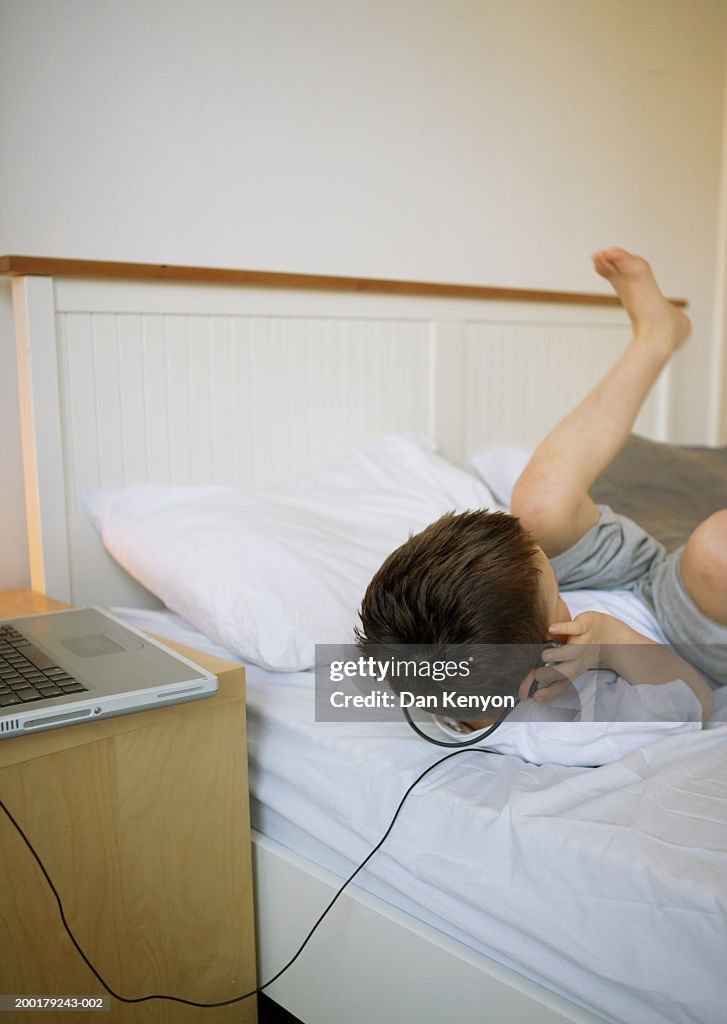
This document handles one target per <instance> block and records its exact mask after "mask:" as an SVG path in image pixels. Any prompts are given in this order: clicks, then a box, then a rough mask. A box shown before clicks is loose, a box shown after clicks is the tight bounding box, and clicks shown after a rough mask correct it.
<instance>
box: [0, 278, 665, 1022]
mask: <svg viewBox="0 0 727 1024" xmlns="http://www.w3.org/2000/svg"><path fill="white" fill-rule="evenodd" d="M13 303H14V311H15V324H16V336H17V347H18V373H19V382H20V398H21V426H22V438H23V457H24V466H25V484H26V502H27V516H28V524H29V543H30V560H31V576H32V580H31V582H32V586H33V588H34V589H36V590H39V591H43V592H46V593H48V594H50V595H52V596H54V597H57V598H61V599H65V600H68V601H72V602H74V603H76V604H88V603H93V604H100V605H124V604H126V605H136V606H147V607H154V606H155V605H157V602H156V601H155V599H154V598H152V597H151V595H150V594H149V593H148V592H147V591H145V590H144V589H143V588H141V587H140V586H139V585H138V584H137V583H135V582H134V581H133V580H131V579H130V578H129V577H128V576H127V575H126V574H125V573H124V572H123V570H121V569H120V568H119V567H118V566H117V565H116V563H114V562H113V561H112V560H111V558H110V557H109V556H108V555H107V554H106V552H105V550H104V549H103V546H102V545H101V543H100V541H99V538H98V537H97V535H96V533H95V531H94V529H93V527H92V526H91V525H90V523H89V521H88V519H87V518H86V516H85V514H84V511H83V503H82V498H81V496H82V494H83V492H84V491H86V490H92V489H97V488H109V487H115V486H123V485H127V484H130V483H139V482H144V481H151V480H153V481H156V482H170V483H225V484H236V485H244V486H259V485H268V484H274V483H280V482H283V481H286V480H288V479H290V478H292V477H294V476H297V475H301V474H303V473H306V472H308V471H311V470H313V469H315V468H316V467H318V466H320V465H322V464H324V463H326V462H328V461H330V460H332V459H334V458H335V457H337V456H339V455H341V454H343V453H345V452H346V451H347V450H350V449H351V448H352V447H354V446H355V445H357V444H360V443H362V442H364V441H366V440H369V439H370V438H373V437H375V436H377V435H379V434H382V433H384V432H387V431H398V430H413V431H424V432H426V433H428V434H430V435H432V436H433V437H435V439H436V440H437V441H438V443H439V445H440V448H441V450H442V451H443V453H444V454H445V455H447V456H448V457H450V458H451V459H453V460H455V461H457V462H460V463H464V462H465V461H466V459H467V457H468V456H469V455H471V454H473V453H474V452H476V451H478V450H482V449H484V448H486V447H489V446H491V445H494V444H501V443H507V444H521V445H534V444H535V443H536V442H537V441H538V439H539V438H540V437H542V436H543V434H544V432H545V431H546V430H547V429H548V428H549V427H551V426H552V425H553V424H554V423H555V421H556V420H557V419H558V418H559V416H560V415H561V414H562V412H563V411H564V410H565V409H566V408H567V407H568V406H569V405H571V404H572V403H573V402H574V401H575V400H576V399H577V398H578V397H579V396H580V395H582V394H583V393H584V391H585V389H586V388H587V387H588V386H589V385H590V384H592V383H594V382H595V380H596V379H597V378H598V377H599V375H600V374H601V372H602V371H603V369H604V368H605V367H606V366H607V365H608V364H610V363H611V362H612V361H613V359H614V357H615V356H616V355H617V353H618V352H619V351H620V350H621V349H622V348H623V346H624V344H625V343H626V341H627V339H628V326H627V321H626V318H625V316H624V315H623V314H622V312H621V311H620V310H619V309H616V308H613V307H609V306H602V305H589V304H583V305H574V304H558V303H551V302H547V303H545V302H541V303H533V302H524V301H519V302H515V301H483V300H481V299H461V298H442V297H438V296H436V295H425V296H417V295H386V294H361V293H357V292H355V291H351V292H345V291H338V290H336V291H327V290H324V289H321V290H318V291H315V290H310V289H305V290H299V289H298V288H261V287H236V286H221V285H199V284H179V283H161V284H159V283H149V282H133V281H108V280H105V281H104V280H90V279H82V278H64V277H58V278H53V277H48V276H19V277H15V278H14V281H13ZM669 405H670V384H669V377H668V375H667V374H665V375H664V376H663V377H662V379H661V381H660V383H659V385H658V386H657V388H656V390H655V392H654V394H653V395H652V397H651V399H650V400H649V403H648V404H647V406H646V407H645V409H644V410H643V412H642V414H641V417H640V420H639V422H638V424H637V429H638V430H639V432H640V433H642V434H645V435H647V436H650V437H653V438H655V439H657V440H667V439H668V429H667V425H668V422H669ZM254 848H255V880H256V901H257V925H258V961H259V971H260V980H261V982H262V981H264V980H266V979H268V978H269V977H271V976H272V975H273V974H274V973H276V971H277V970H278V969H279V967H280V966H281V964H282V963H284V962H285V961H286V959H287V958H288V957H289V956H290V954H291V943H293V942H294V940H295V938H296V937H297V936H298V934H299V932H300V923H301V922H312V921H313V920H314V919H315V918H316V916H317V914H318V913H319V911H320V908H321V907H322V905H324V904H325V902H326V900H327V899H328V898H329V896H330V894H332V892H333V891H335V889H336V888H337V887H338V885H339V884H340V880H339V879H338V878H336V877H335V876H333V875H330V874H329V873H328V872H326V871H324V870H322V869H320V868H319V867H317V866H316V865H314V864H313V863H311V862H310V861H308V860H306V859H304V858H302V857H300V856H298V855H296V854H294V853H292V852H291V851H289V850H287V849H285V848H284V847H282V846H281V845H280V844H278V843H276V842H274V841H273V840H271V839H269V838H267V837H265V836H262V835H259V834H256V835H255V836H254ZM291 922H295V927H292V924H291ZM268 991H269V994H271V995H272V996H273V997H274V998H275V999H276V1000H277V1001H279V1002H280V1003H282V1004H283V1005H284V1006H286V1007H288V1008H289V1009H290V1010H291V1011H292V1012H293V1013H295V1014H296V1015H297V1016H299V1017H301V1019H302V1020H304V1021H307V1022H310V1024H340V1021H342V1020H346V1021H349V1022H351V1024H354V1022H360V1024H372V1022H374V1021H376V1022H386V1021H391V1022H400V1021H409V1020H411V1021H414V1020H416V1021H417V1022H419V1024H435V1022H436V1024H439V1022H441V1021H442V1020H446V1019H447V1018H448V1017H450V1016H455V1017H456V1018H457V1019H459V1020H462V1021H473V1020H480V1019H483V1020H484V1019H486V1020H488V1021H490V1022H506V1021H507V1022H511V1021H537V1022H538V1024H551V1022H552V1024H555V1022H561V1024H562V1022H563V1021H572V1022H573V1021H577V1022H581V1024H585V1022H587V1021H596V1020H597V1019H600V1018H596V1017H594V1016H593V1015H592V1014H590V1013H589V1012H587V1011H586V1010H584V1009H582V1008H580V1007H578V1006H575V1005H574V1004H573V1003H571V1002H569V1001H568V1000H566V999H564V998H561V997H560V996H559V995H555V994H553V993H550V992H549V991H547V990H546V989H545V988H543V987H542V986H540V985H538V984H535V983H534V982H532V981H530V980H528V979H527V978H526V977H525V976H524V975H521V974H518V973H516V972H515V971H513V970H510V969H508V968H506V967H503V966H502V965H500V964H498V963H497V962H496V961H495V960H492V959H489V958H487V957H485V956H482V955H480V954H478V953H476V952H474V951H473V950H472V949H470V948H469V947H467V946H465V945H463V944H461V943H459V942H456V941H454V940H453V939H450V938H449V937H447V936H445V935H443V934H442V933H440V932H438V931H436V930H435V929H433V928H431V927H429V926H427V925H424V924H422V923H421V922H419V921H417V920H416V919H415V918H413V917H411V916H410V915H408V914H406V913H403V912H402V911H399V910H396V909H394V908H392V907H391V906H389V905H388V904H386V903H384V902H383V901H382V900H380V899H377V898H376V897H373V896H371V895H369V894H368V893H366V892H365V891H364V890H362V889H360V888H356V887H355V886H352V887H351V889H350V891H348V892H347V893H346V894H345V895H344V898H342V899H341V901H339V905H338V906H337V908H336V910H335V912H334V913H332V915H331V918H330V919H329V920H327V921H326V924H325V926H324V927H322V928H321V930H320V932H319V933H318V934H317V935H316V937H315V939H314V940H313V941H312V942H311V943H310V945H309V946H308V948H307V949H306V951H305V953H304V954H303V957H302V958H301V960H300V961H299V962H298V964H296V966H295V967H294V968H293V969H292V970H291V971H290V972H289V973H288V974H286V975H285V976H284V977H283V978H281V979H280V981H278V982H276V984H275V985H274V986H273V987H272V988H271V989H270V990H268Z"/></svg>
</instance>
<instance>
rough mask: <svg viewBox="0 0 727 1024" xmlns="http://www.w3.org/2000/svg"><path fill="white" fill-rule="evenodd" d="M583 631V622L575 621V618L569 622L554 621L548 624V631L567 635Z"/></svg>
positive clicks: (574, 634) (576, 634)
mask: <svg viewBox="0 0 727 1024" xmlns="http://www.w3.org/2000/svg"><path fill="white" fill-rule="evenodd" d="M585 631H586V627H585V626H584V625H583V623H581V622H576V621H575V619H573V620H572V621H571V622H554V623H553V624H552V626H548V632H549V633H563V634H565V635H567V636H579V635H580V634H581V633H585Z"/></svg>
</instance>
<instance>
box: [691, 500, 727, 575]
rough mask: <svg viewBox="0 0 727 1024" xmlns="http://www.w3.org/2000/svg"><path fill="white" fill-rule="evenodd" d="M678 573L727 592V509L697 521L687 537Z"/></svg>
mask: <svg viewBox="0 0 727 1024" xmlns="http://www.w3.org/2000/svg"><path fill="white" fill-rule="evenodd" d="M681 566H682V573H683V574H684V576H685V581H686V582H687V585H688V580H689V578H693V579H696V580H698V581H699V582H700V583H701V584H703V585H706V586H709V587H711V588H714V589H716V590H718V591H720V592H724V593H727V509H721V510H720V511H719V512H715V513H714V514H713V515H711V516H710V517H709V518H708V519H705V520H704V522H703V523H700V524H699V526H698V527H697V528H696V530H695V531H694V532H693V533H692V535H691V537H690V538H689V540H688V542H687V545H686V547H685V548H684V551H683V553H682V558H681Z"/></svg>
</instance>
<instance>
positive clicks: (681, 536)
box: [591, 434, 727, 551]
mask: <svg viewBox="0 0 727 1024" xmlns="http://www.w3.org/2000/svg"><path fill="white" fill-rule="evenodd" d="M591 497H592V498H593V500H594V501H595V502H596V503H599V504H605V505H610V506H611V508H613V510H614V511H615V512H620V513H621V514H622V515H625V516H629V518H630V519H633V520H634V521H635V522H637V523H638V524H639V525H640V526H643V528H644V529H645V530H647V531H648V532H649V533H650V534H651V535H652V537H656V539H657V540H660V541H661V543H662V544H664V546H665V547H666V549H667V550H668V551H673V550H674V548H677V547H679V545H680V544H683V543H684V542H685V541H686V540H687V538H688V537H689V534H690V533H691V532H692V530H693V529H694V528H695V527H696V526H698V525H699V523H701V522H702V520H703V519H706V518H707V516H709V515H711V514H712V512H716V511H717V510H718V509H720V508H727V447H724V448H705V447H692V446H689V447H685V446H680V445H672V444H657V443H656V442H655V441H647V440H646V438H643V437H639V436H638V435H637V434H632V435H631V437H630V438H629V440H628V441H627V442H626V445H625V447H624V449H623V451H622V452H621V453H620V454H619V455H618V456H617V457H616V458H615V459H614V461H613V462H612V463H611V465H610V466H609V467H608V469H607V470H606V472H605V473H604V474H603V475H602V476H601V477H599V479H598V480H597V481H596V483H595V484H594V485H593V487H592V488H591Z"/></svg>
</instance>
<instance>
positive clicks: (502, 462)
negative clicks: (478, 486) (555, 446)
mask: <svg viewBox="0 0 727 1024" xmlns="http://www.w3.org/2000/svg"><path fill="white" fill-rule="evenodd" d="M533 451H534V449H532V448H518V447H516V446H514V445H500V446H498V447H496V448H487V449H486V450H485V451H484V452H480V453H479V455H473V456H472V458H471V459H470V465H471V466H472V468H473V469H474V471H475V473H476V474H477V476H478V477H479V478H480V480H482V481H483V483H485V484H486V486H487V487H488V488H489V489H490V491H492V493H493V495H494V496H495V498H496V500H497V501H499V502H500V504H501V505H502V506H503V507H504V508H510V504H511V501H510V499H511V497H512V489H513V487H514V486H515V482H516V480H517V478H518V477H519V476H520V474H521V473H522V471H523V470H524V469H525V467H526V466H527V464H528V462H529V461H530V457H531V455H532V454H533Z"/></svg>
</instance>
